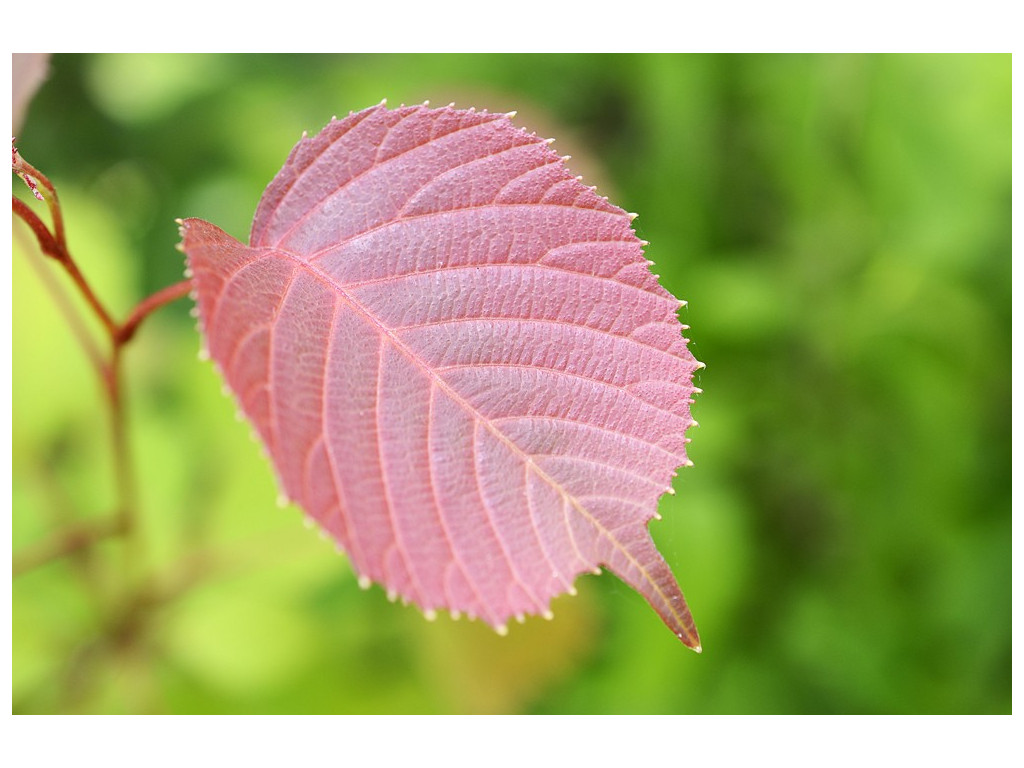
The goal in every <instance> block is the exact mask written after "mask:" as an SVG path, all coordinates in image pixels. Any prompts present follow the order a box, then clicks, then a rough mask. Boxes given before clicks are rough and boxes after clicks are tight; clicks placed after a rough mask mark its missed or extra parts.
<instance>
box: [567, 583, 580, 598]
mask: <svg viewBox="0 0 1024 768" xmlns="http://www.w3.org/2000/svg"><path fill="white" fill-rule="evenodd" d="M578 594H579V593H578V592H577V591H576V585H575V584H570V585H569V589H568V595H569V596H570V597H576V595H578Z"/></svg>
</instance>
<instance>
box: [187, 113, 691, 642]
mask: <svg viewBox="0 0 1024 768" xmlns="http://www.w3.org/2000/svg"><path fill="white" fill-rule="evenodd" d="M183 246H184V250H185V251H186V253H187V254H188V257H189V267H190V269H191V270H192V272H193V274H194V275H195V276H196V277H195V284H196V294H197V299H198V305H199V314H200V320H201V325H202V326H203V331H204V334H205V335H206V337H207V339H208V343H209V345H210V355H211V357H213V359H214V360H215V362H217V364H218V366H219V367H220V368H221V370H222V374H223V375H224V377H225V379H226V380H227V382H228V384H229V386H230V387H231V389H232V390H233V391H234V392H235V395H236V397H237V398H238V399H239V402H240V405H241V407H242V409H243V410H244V411H245V413H246V414H247V416H248V417H249V418H250V419H251V420H252V421H253V423H254V426H255V427H256V430H257V432H258V433H259V434H260V437H261V439H262V440H263V442H264V444H265V445H266V446H267V449H268V452H269V453H270V456H271V459H272V461H273V464H274V466H275V469H276V471H277V473H278V477H279V482H280V485H281V487H282V488H283V490H284V492H285V493H287V494H288V496H289V497H290V498H292V499H294V500H295V501H296V502H298V503H299V504H300V505H301V506H302V507H303V508H304V509H305V510H306V511H307V513H308V514H310V515H311V516H312V517H313V518H314V519H316V520H317V521H318V522H319V523H320V524H321V525H322V526H323V527H324V528H325V529H326V530H328V531H329V532H330V533H331V534H332V535H333V536H334V537H335V538H336V539H337V540H338V542H339V544H340V545H341V546H342V547H343V548H344V549H345V550H346V551H347V552H348V553H349V555H350V557H351V559H352V562H353V567H354V568H355V570H356V571H357V572H358V573H360V574H361V575H362V576H363V577H366V578H369V579H372V580H373V581H377V582H379V583H381V584H383V585H384V586H385V587H386V588H387V589H388V591H389V594H392V595H395V596H401V597H403V599H407V600H410V601H412V602H414V603H416V604H417V605H419V606H420V607H421V608H423V609H424V610H425V611H428V612H429V611H433V610H435V609H436V608H447V609H449V610H452V611H456V612H462V613H467V614H470V615H472V616H479V617H481V618H483V619H484V620H486V621H488V622H489V623H491V624H492V625H494V626H496V627H503V626H504V625H505V623H506V622H507V621H508V619H509V618H510V617H513V616H519V615H522V614H524V613H542V614H546V613H548V612H549V609H548V604H549V602H550V599H551V598H552V597H554V596H556V595H558V594H561V593H563V592H565V591H567V590H571V589H572V583H573V581H574V580H575V578H576V576H577V575H579V574H580V573H585V572H589V571H593V570H594V569H595V568H597V566H598V565H601V564H603V565H606V566H607V567H608V568H609V569H611V570H613V571H614V572H615V573H616V574H617V575H619V576H620V578H622V579H623V580H624V581H626V583H628V584H630V586H632V587H634V588H635V589H637V590H638V591H639V592H640V593H641V594H642V595H643V596H644V597H645V598H646V599H647V600H648V602H649V603H651V605H652V606H653V607H654V608H655V610H656V611H657V612H658V613H659V615H660V616H661V617H662V619H663V620H664V621H665V622H666V624H668V625H669V627H670V628H671V629H672V631H673V632H674V633H675V634H676V635H677V636H678V637H680V639H682V640H683V642H685V643H686V644H687V645H690V646H691V647H695V648H698V649H699V640H698V639H697V632H696V628H695V627H694V625H693V620H692V617H691V616H690V613H689V610H688V608H687V607H686V604H685V600H684V599H683V596H682V593H681V591H680V590H679V587H678V584H677V583H676V581H675V579H674V577H673V576H672V573H671V571H670V569H669V568H668V566H667V564H666V563H665V561H664V559H663V558H662V557H661V555H660V554H659V553H658V552H657V549H656V548H655V547H654V544H653V541H652V540H651V538H650V535H649V533H648V531H647V523H648V522H649V521H650V519H651V518H652V517H654V516H655V514H656V506H657V501H658V498H659V497H660V496H661V494H662V493H664V492H665V491H666V490H667V489H669V487H670V482H671V477H672V476H673V475H674V472H675V469H676V468H677V467H678V466H680V465H682V464H685V463H687V459H686V452H685V445H686V442H687V438H686V437H685V432H686V430H687V429H688V428H689V426H690V425H692V423H693V420H692V418H691V417H690V413H689V405H690V403H691V402H692V399H691V398H692V395H693V392H694V389H693V386H692V383H691V376H692V373H693V371H694V370H695V369H696V368H697V367H698V366H699V364H698V363H697V362H696V361H695V360H694V359H693V357H692V355H691V354H690V353H689V351H688V349H687V347H686V341H685V340H684V339H683V338H682V336H681V333H680V330H681V326H680V325H679V321H678V319H677V318H676V316H675V312H676V309H677V308H678V306H679V302H678V301H677V300H676V299H674V298H673V297H672V296H671V295H670V294H669V293H668V292H667V291H665V290H664V288H662V287H661V286H660V285H659V284H658V282H657V280H656V278H654V276H653V275H651V273H650V270H649V269H648V266H647V262H646V260H645V259H644V257H643V249H642V244H641V243H640V241H639V240H638V239H637V238H636V236H635V234H634V233H633V231H632V228H631V217H630V216H629V215H628V214H626V213H625V212H624V211H622V210H621V209H619V208H617V207H615V206H613V205H611V204H610V203H608V202H607V201H606V200H605V199H604V198H601V197H599V196H597V195H596V193H595V192H594V191H593V190H591V189H590V188H587V187H585V186H583V185H582V183H580V182H579V181H578V180H577V179H575V178H574V177H572V176H571V175H570V174H569V173H568V171H566V170H565V168H564V167H563V165H562V163H561V160H560V158H558V157H557V156H556V155H554V153H553V152H551V151H550V149H549V148H548V147H547V143H546V142H544V141H543V140H541V139H539V138H537V137H536V136H532V135H530V134H527V133H526V132H524V131H521V130H519V129H517V128H515V127H514V126H512V125H511V122H510V121H509V120H508V118H507V116H503V115H488V114H487V113H476V112H467V111H460V110H453V109H450V108H449V109H445V110H429V109H426V108H425V107H412V108H402V109H400V110H395V111H389V110H386V109H385V108H383V107H376V108H371V109H369V110H365V111H364V112H362V113H358V114H357V115H352V116H350V117H349V118H346V119H345V120H341V121H334V122H332V123H331V124H329V125H328V126H327V128H325V129H324V131H322V132H321V133H320V134H318V135H317V136H316V137H313V138H311V139H303V140H302V141H301V142H300V143H299V144H298V145H297V146H296V148H295V149H294V150H293V151H292V153H291V155H290V156H289V160H288V162H287V163H286V165H285V167H284V168H283V169H282V172H281V173H280V174H279V175H278V177H276V178H275V180H274V181H273V182H271V184H270V186H269V187H268V189H267V192H266V193H265V195H264V197H263V199H262V200H261V202H260V205H259V207H258V209H257V214H256V217H255V219H254V223H253V229H252V233H251V245H250V246H249V247H247V246H244V245H242V244H241V243H237V242H236V241H233V240H231V239H230V238H228V236H227V235H225V234H224V233H222V232H220V231H219V230H216V228H214V227H212V225H208V224H205V223H204V222H200V221H198V220H188V221H186V222H184V223H183ZM263 268H266V271H267V275H266V276H265V277H259V271H260V270H261V269H263ZM247 273H252V274H250V277H249V278H248V279H247V278H245V277H244V276H245V275H246V274H247ZM253 275H256V276H255V277H254V276H253ZM220 302H224V303H226V304H227V305H228V306H230V307H232V309H229V310H227V314H226V315H224V317H223V318H220V319H218V307H217V305H218V303H220ZM221 311H223V310H221ZM246 317H248V318H250V319H251V320H252V319H255V320H257V321H258V322H249V323H247V322H246V321H245V318H246ZM225 318H226V319H225ZM263 325H265V326H266V332H265V333H264V332H263V331H262V330H261V329H262V327H263ZM254 328H255V330H254ZM240 350H245V351H244V354H243V353H242V352H240ZM261 366H263V375H262V377H261V375H260V367H261ZM328 481H329V482H328Z"/></svg>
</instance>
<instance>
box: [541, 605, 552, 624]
mask: <svg viewBox="0 0 1024 768" xmlns="http://www.w3.org/2000/svg"><path fill="white" fill-rule="evenodd" d="M541 616H542V617H543V618H545V619H547V620H548V621H551V620H552V619H553V618H555V614H554V613H552V612H551V609H550V608H545V609H544V611H543V612H542V613H541Z"/></svg>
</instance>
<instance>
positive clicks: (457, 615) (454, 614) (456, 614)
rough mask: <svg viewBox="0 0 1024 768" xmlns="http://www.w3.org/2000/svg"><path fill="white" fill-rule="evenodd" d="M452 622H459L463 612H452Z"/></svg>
mask: <svg viewBox="0 0 1024 768" xmlns="http://www.w3.org/2000/svg"><path fill="white" fill-rule="evenodd" d="M450 613H451V617H452V621H458V620H459V619H461V618H462V611H451V612H450Z"/></svg>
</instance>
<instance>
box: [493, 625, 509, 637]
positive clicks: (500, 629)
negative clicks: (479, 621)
mask: <svg viewBox="0 0 1024 768" xmlns="http://www.w3.org/2000/svg"><path fill="white" fill-rule="evenodd" d="M494 631H495V632H497V633H498V634H499V635H501V636H502V637H505V636H507V635H508V624H499V625H498V626H496V627H495V628H494Z"/></svg>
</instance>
